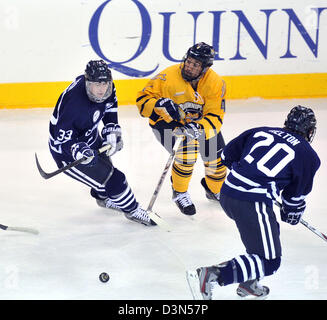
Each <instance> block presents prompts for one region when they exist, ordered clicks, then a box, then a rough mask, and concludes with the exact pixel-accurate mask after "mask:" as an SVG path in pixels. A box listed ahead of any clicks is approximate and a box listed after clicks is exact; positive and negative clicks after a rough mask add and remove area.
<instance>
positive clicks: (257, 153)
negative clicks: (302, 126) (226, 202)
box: [221, 127, 320, 207]
mask: <svg viewBox="0 0 327 320" xmlns="http://www.w3.org/2000/svg"><path fill="white" fill-rule="evenodd" d="M222 162H223V164H225V165H226V166H227V167H228V168H229V169H230V170H231V171H230V173H229V174H228V177H227V178H226V180H225V182H224V184H223V186H222V189H221V192H222V193H224V194H226V195H229V196H231V197H234V198H237V199H240V200H246V201H260V202H265V203H266V204H267V205H268V206H270V207H271V206H272V201H273V200H277V199H278V198H279V197H280V196H281V198H282V201H283V202H284V203H286V204H289V205H292V206H298V205H300V204H301V203H303V201H304V199H305V197H306V195H307V194H309V193H310V191H311V189H312V184H313V178H314V175H315V173H316V171H317V170H318V168H319V166H320V160H319V157H318V155H317V154H316V152H315V151H314V150H313V149H312V147H311V146H310V144H309V143H308V142H307V141H306V140H305V139H304V138H303V137H302V136H300V135H297V134H295V133H292V132H289V131H287V130H286V129H282V128H271V127H260V128H254V129H250V130H247V131H245V132H244V133H242V134H241V135H239V136H238V137H236V138H235V139H233V140H232V141H230V142H229V143H228V144H227V145H226V147H225V148H224V150H223V153H222Z"/></svg>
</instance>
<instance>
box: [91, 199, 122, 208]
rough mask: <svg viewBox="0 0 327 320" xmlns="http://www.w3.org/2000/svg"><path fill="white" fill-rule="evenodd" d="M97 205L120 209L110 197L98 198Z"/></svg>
mask: <svg viewBox="0 0 327 320" xmlns="http://www.w3.org/2000/svg"><path fill="white" fill-rule="evenodd" d="M96 202H97V205H98V206H99V207H101V208H107V209H113V210H118V211H121V210H120V209H119V207H117V206H116V205H115V204H114V203H113V202H112V201H111V200H110V199H109V198H106V199H96Z"/></svg>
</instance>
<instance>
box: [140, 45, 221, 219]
mask: <svg viewBox="0 0 327 320" xmlns="http://www.w3.org/2000/svg"><path fill="white" fill-rule="evenodd" d="M214 54H215V52H214V50H213V47H211V46H209V45H208V44H206V43H204V42H200V43H197V44H195V45H194V46H192V47H191V48H189V50H188V51H187V53H186V55H185V56H184V58H183V61H182V62H181V63H180V64H175V65H172V66H170V67H168V68H166V69H165V70H163V71H162V72H160V73H159V74H157V75H156V76H155V77H154V78H152V79H151V80H150V81H149V82H148V83H147V85H146V86H145V87H144V89H143V90H142V91H140V92H138V94H137V99H136V104H137V107H138V109H139V112H140V114H141V115H142V116H143V117H147V118H149V124H150V126H151V127H152V129H153V132H154V134H155V136H156V137H157V139H158V140H159V141H160V143H161V144H162V145H163V146H164V147H165V148H166V149H167V150H168V151H169V152H172V147H173V145H174V143H175V139H176V136H178V135H184V136H185V137H186V139H184V141H183V143H182V145H181V146H180V147H179V149H178V150H177V152H176V157H175V160H174V163H173V167H172V173H171V181H172V188H173V200H174V201H175V202H176V204H177V206H178V207H179V209H180V210H181V212H182V213H184V214H187V215H193V214H195V213H196V209H195V206H194V204H193V202H192V200H191V197H190V195H189V193H188V186H189V183H190V180H191V177H192V173H193V168H194V165H195V163H196V161H197V157H198V153H199V152H200V155H201V157H202V160H203V164H204V173H205V177H204V178H203V179H202V180H201V184H202V186H203V187H204V189H205V193H206V196H207V198H208V199H211V200H215V201H219V193H220V188H221V186H222V184H223V182H224V180H225V176H226V168H225V166H223V165H222V164H221V158H220V155H221V151H222V149H223V147H224V146H225V143H224V139H223V136H222V134H221V126H222V124H223V119H224V114H225V92H226V88H225V82H224V80H223V79H222V78H221V77H220V76H219V75H218V74H217V73H216V72H215V71H213V70H212V69H211V68H210V67H211V66H212V64H213V60H214Z"/></svg>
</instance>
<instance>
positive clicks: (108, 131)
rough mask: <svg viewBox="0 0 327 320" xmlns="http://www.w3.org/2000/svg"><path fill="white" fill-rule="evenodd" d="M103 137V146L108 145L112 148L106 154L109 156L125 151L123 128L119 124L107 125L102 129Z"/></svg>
mask: <svg viewBox="0 0 327 320" xmlns="http://www.w3.org/2000/svg"><path fill="white" fill-rule="evenodd" d="M101 135H102V138H103V140H104V141H103V142H102V146H105V145H107V144H110V145H111V148H110V149H109V150H108V151H107V152H106V154H107V156H109V157H111V156H113V155H114V154H115V153H116V152H117V151H120V150H121V149H123V146H124V143H123V140H122V137H121V128H120V125H119V124H117V123H107V124H106V126H105V127H104V128H103V129H102V131H101Z"/></svg>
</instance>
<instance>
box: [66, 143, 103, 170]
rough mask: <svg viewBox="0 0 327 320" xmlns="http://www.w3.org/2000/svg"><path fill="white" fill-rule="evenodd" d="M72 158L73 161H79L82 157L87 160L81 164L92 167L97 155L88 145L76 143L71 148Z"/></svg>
mask: <svg viewBox="0 0 327 320" xmlns="http://www.w3.org/2000/svg"><path fill="white" fill-rule="evenodd" d="M71 152H72V156H73V158H74V159H75V160H79V159H81V158H83V157H85V158H88V159H86V160H85V161H83V162H81V164H83V165H86V166H88V167H92V166H94V165H95V164H96V163H97V161H98V155H97V153H96V152H94V150H92V149H91V148H90V147H89V145H88V144H87V143H85V142H77V143H74V144H73V145H72V146H71Z"/></svg>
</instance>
